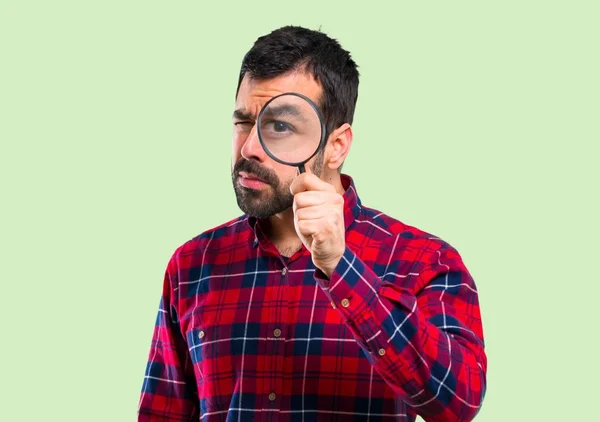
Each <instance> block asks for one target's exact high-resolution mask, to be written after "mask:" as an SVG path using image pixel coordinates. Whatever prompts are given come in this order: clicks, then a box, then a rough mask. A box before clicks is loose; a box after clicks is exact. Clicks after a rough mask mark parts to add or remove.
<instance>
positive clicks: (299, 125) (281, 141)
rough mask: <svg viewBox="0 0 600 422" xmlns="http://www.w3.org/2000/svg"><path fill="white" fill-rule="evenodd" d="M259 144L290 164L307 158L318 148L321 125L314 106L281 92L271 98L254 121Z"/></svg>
mask: <svg viewBox="0 0 600 422" xmlns="http://www.w3.org/2000/svg"><path fill="white" fill-rule="evenodd" d="M257 125H258V135H259V138H260V139H261V143H262V146H263V148H264V149H265V150H267V152H268V153H270V154H271V155H272V156H273V157H275V158H276V159H277V160H279V161H282V162H284V163H286V164H290V165H299V164H302V163H304V162H306V161H307V160H308V159H309V158H310V157H311V156H312V155H313V154H314V153H315V152H316V151H317V149H318V148H319V145H320V143H321V136H322V125H321V120H320V119H319V115H318V114H317V112H316V111H315V109H314V107H313V106H312V105H311V104H310V103H309V102H308V101H306V100H305V99H303V98H302V97H299V96H297V95H293V94H284V95H281V96H279V97H276V98H274V99H273V100H271V101H270V102H269V103H268V104H267V105H266V106H265V108H264V109H263V110H262V112H261V115H260V117H259V119H258V122H257Z"/></svg>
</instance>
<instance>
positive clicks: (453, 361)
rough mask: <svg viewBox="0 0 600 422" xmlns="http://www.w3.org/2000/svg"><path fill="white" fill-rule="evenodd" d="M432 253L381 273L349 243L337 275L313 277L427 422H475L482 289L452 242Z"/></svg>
mask: <svg viewBox="0 0 600 422" xmlns="http://www.w3.org/2000/svg"><path fill="white" fill-rule="evenodd" d="M392 254H393V252H392ZM429 255H430V259H429V260H428V261H430V262H427V261H425V262H423V263H422V264H423V265H421V266H420V268H419V271H418V272H416V273H410V274H389V275H386V276H385V277H382V278H380V277H378V276H377V274H375V272H374V271H373V270H372V269H371V268H369V266H367V265H366V264H365V262H364V261H363V260H361V258H360V257H359V256H358V255H357V254H356V253H354V252H353V251H352V250H350V248H349V247H348V246H347V247H346V250H345V252H344V254H343V256H342V258H341V260H340V262H339V264H338V265H337V267H336V268H335V270H334V272H333V273H332V274H331V277H330V278H329V279H328V278H327V276H326V275H325V274H324V273H322V272H321V271H320V270H317V271H316V272H315V279H316V280H317V282H318V283H319V284H320V286H321V287H322V288H323V290H324V292H325V294H326V295H328V297H329V299H330V300H331V301H332V303H333V304H334V306H335V307H336V309H338V310H339V312H341V313H342V314H343V318H344V321H345V322H346V324H347V325H348V326H349V328H350V330H351V331H352V333H353V336H354V337H355V339H356V341H357V342H358V343H359V345H360V346H361V347H362V349H363V350H364V351H365V354H366V356H367V358H368V359H369V360H370V362H371V363H372V364H373V366H374V368H375V370H376V371H377V372H378V373H379V374H380V375H381V377H382V378H383V379H384V380H385V381H386V382H387V383H388V385H389V386H390V387H391V388H392V389H393V390H394V391H396V392H397V394H398V395H399V396H401V397H402V399H403V400H404V401H405V402H406V404H407V405H408V406H409V407H410V408H411V409H412V410H413V411H414V412H415V413H417V414H418V415H419V416H420V417H422V418H423V419H424V420H425V421H428V422H432V421H436V422H441V421H471V420H472V419H474V418H475V416H476V415H477V413H478V412H479V410H480V407H481V405H482V402H483V398H484V396H485V389H486V370H487V359H486V355H485V351H484V340H483V330H482V323H481V318H480V310H479V301H478V295H477V290H476V287H475V283H474V280H473V278H472V277H471V275H470V273H469V272H468V270H467V269H466V268H465V266H464V264H463V262H462V259H461V258H460V256H459V254H458V252H457V251H456V250H455V249H453V248H452V247H451V246H449V245H447V244H442V245H441V246H439V247H438V248H435V249H434V250H432V251H431V253H430V254H429ZM399 260H400V258H399V257H395V256H394V255H392V257H391V259H390V263H391V264H392V266H394V264H396V267H398V264H399ZM388 266H390V265H389V264H388ZM407 277H417V279H416V282H414V281H413V282H411V283H406V278H407ZM408 286H410V287H408Z"/></svg>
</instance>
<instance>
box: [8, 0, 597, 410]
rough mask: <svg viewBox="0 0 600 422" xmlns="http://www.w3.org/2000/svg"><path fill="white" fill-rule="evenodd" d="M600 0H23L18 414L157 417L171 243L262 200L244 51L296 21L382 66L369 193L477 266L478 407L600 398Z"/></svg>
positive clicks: (12, 387) (11, 154) (15, 5)
mask: <svg viewBox="0 0 600 422" xmlns="http://www.w3.org/2000/svg"><path fill="white" fill-rule="evenodd" d="M596 4H597V2H594V1H589V2H583V1H563V2H554V1H536V2H532V1H501V2H500V1H497V2H483V1H457V2H447V1H443V2H442V1H439V2H391V1H390V2H377V1H365V2H352V3H350V2H349V1H345V2H332V1H327V2H326V1H323V0H321V1H298V2H283V1H261V2H248V1H244V2H238V3H233V2H225V1H223V2H220V3H219V2H216V3H213V4H207V3H206V2H202V1H200V0H196V1H171V2H165V1H162V2H158V1H123V0H121V1H95V2H92V1H63V0H60V1H59V0H55V1H46V2H42V1H37V2H33V1H6V0H2V1H1V2H0V48H1V50H0V140H1V141H2V142H1V150H0V159H1V169H0V171H1V180H2V207H1V210H2V211H1V212H2V218H1V221H2V223H1V224H2V227H1V230H2V231H1V242H2V243H1V248H2V249H1V253H0V257H1V259H2V262H1V263H2V277H1V282H2V296H1V297H2V303H1V306H0V310H1V312H2V314H1V319H0V320H1V321H2V356H1V358H0V365H2V368H1V374H0V379H1V381H0V389H1V394H0V402H1V405H0V419H2V420H3V421H11V422H12V421H37V420H60V421H84V420H85V421H131V420H135V414H136V410H137V404H138V398H139V391H140V388H141V385H142V378H143V374H144V369H145V364H146V358H147V353H148V350H149V346H150V339H151V335H152V329H153V324H154V319H155V315H156V310H157V306H158V300H159V295H160V291H161V283H162V276H163V271H164V269H165V266H166V263H167V261H168V258H169V257H170V255H171V253H172V252H173V251H174V249H175V248H176V247H177V246H179V245H180V244H181V243H183V242H185V241H186V240H188V239H190V238H191V237H193V236H195V235H196V234H198V233H200V232H202V231H204V230H207V229H209V228H211V227H213V226H215V225H217V224H220V223H222V222H224V221H226V220H228V219H230V218H234V217H236V216H237V215H239V213H240V211H239V209H238V208H237V206H236V203H235V198H234V195H233V190H232V188H231V182H230V176H229V172H230V155H231V113H232V111H233V107H234V91H235V85H236V80H237V79H236V78H237V73H238V71H239V65H240V63H241V60H242V56H243V54H244V53H245V52H246V51H247V50H248V49H249V48H250V46H251V44H252V43H253V41H254V40H255V39H256V38H257V37H258V36H260V35H263V34H265V33H266V32H269V31H271V30H272V29H274V28H276V27H278V26H281V25H285V24H299V25H304V26H308V27H311V28H313V29H318V28H319V27H321V29H322V30H323V31H325V32H327V33H328V34H329V35H331V36H332V37H334V38H337V39H338V40H339V41H340V42H341V43H342V45H343V47H345V48H346V49H348V50H350V52H351V53H352V55H353V57H354V58H355V60H356V61H357V62H358V64H359V66H360V71H361V75H362V77H361V84H360V94H359V102H358V107H357V111H356V121H355V125H354V132H355V140H354V144H353V147H352V150H351V152H350V156H349V158H348V160H347V162H346V164H345V167H344V171H345V172H347V173H349V174H351V175H352V176H353V177H354V179H355V181H356V184H357V188H358V192H359V194H360V195H361V198H362V200H363V202H364V203H365V204H366V205H368V206H370V207H374V208H378V209H380V210H382V211H385V212H386V213H388V214H390V215H392V216H394V217H396V218H398V219H400V220H402V221H404V222H406V223H408V224H412V225H415V226H417V227H419V228H421V229H424V230H427V231H429V232H431V233H434V234H436V235H438V236H440V237H442V238H444V239H445V240H447V241H448V242H450V243H451V244H453V245H454V246H455V247H457V248H458V250H459V252H460V253H461V254H462V256H463V258H464V260H465V263H466V264H467V266H468V267H469V269H470V270H471V272H472V273H473V275H474V277H475V279H476V282H477V285H478V288H479V291H480V300H481V306H482V313H483V319H484V330H485V335H486V344H487V353H488V359H489V372H488V393H487V396H486V399H485V402H484V406H483V409H482V410H481V412H480V414H479V416H478V417H477V418H476V420H478V421H482V422H487V421H509V420H510V421H564V420H582V421H588V420H592V419H594V417H597V415H598V411H597V406H596V403H597V400H598V399H597V397H596V396H597V394H596V393H597V392H598V385H597V380H598V377H599V376H600V374H599V371H598V356H599V355H600V354H599V350H598V346H597V344H598V342H597V340H596V338H595V337H597V332H598V322H599V318H598V316H597V313H596V310H597V307H598V306H597V303H596V302H597V297H598V293H599V292H600V290H599V289H598V282H599V281H600V280H599V278H600V277H599V276H598V265H599V264H600V261H599V259H598V255H597V252H598V239H599V236H598V235H599V234H600V233H599V230H598V223H597V218H598V215H599V214H600V213H599V211H600V210H599V209H598V205H597V197H598V180H600V177H599V174H598V173H599V172H598V162H597V161H598V153H597V151H598V149H597V147H596V146H595V145H594V144H596V143H598V141H600V128H599V112H600V104H599V98H600V89H599V82H598V75H600V66H599V63H598V41H599V40H600V30H599V24H598V18H599V16H600V15H599V13H598V12H599V11H600V10H599V8H598V7H597V6H595V5H596Z"/></svg>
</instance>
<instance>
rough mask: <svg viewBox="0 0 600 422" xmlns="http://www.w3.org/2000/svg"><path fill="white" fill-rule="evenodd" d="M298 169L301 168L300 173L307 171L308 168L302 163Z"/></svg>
mask: <svg viewBox="0 0 600 422" xmlns="http://www.w3.org/2000/svg"><path fill="white" fill-rule="evenodd" d="M298 170H300V174H302V173H304V172H305V171H306V169H305V168H304V164H300V165H299V166H298Z"/></svg>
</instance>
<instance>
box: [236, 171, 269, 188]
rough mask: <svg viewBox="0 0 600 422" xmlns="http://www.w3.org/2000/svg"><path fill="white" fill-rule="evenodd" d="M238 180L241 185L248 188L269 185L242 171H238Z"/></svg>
mask: <svg viewBox="0 0 600 422" xmlns="http://www.w3.org/2000/svg"><path fill="white" fill-rule="evenodd" d="M238 180H239V182H240V184H241V185H242V186H244V187H245V188H250V189H261V188H264V187H266V186H268V185H269V184H268V183H267V182H265V181H264V180H262V179H259V178H258V177H256V176H254V175H253V174H250V173H246V172H244V171H241V172H240V173H239V175H238Z"/></svg>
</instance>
